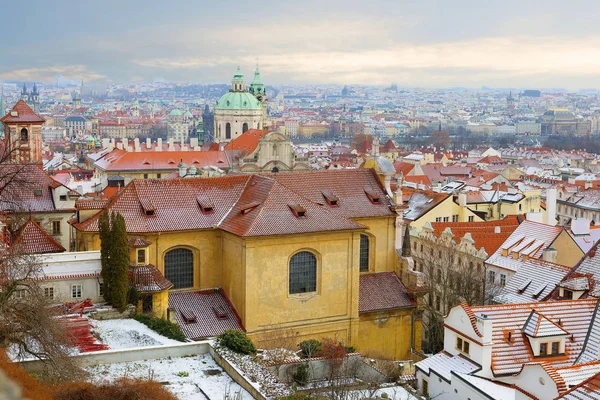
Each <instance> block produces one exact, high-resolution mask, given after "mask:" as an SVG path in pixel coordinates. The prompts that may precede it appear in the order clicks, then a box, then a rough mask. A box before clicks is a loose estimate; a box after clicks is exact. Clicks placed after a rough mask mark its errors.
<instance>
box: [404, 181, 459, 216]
mask: <svg viewBox="0 0 600 400" xmlns="http://www.w3.org/2000/svg"><path fill="white" fill-rule="evenodd" d="M450 197H451V195H450V194H449V193H444V192H433V191H431V190H419V189H411V188H402V203H403V204H404V206H405V211H404V214H403V217H404V219H405V220H409V221H415V220H417V219H419V218H421V217H422V216H423V215H425V214H426V213H427V212H429V211H430V210H431V209H433V208H434V207H436V206H437V205H439V204H441V203H442V202H443V201H445V200H446V199H448V198H450Z"/></svg>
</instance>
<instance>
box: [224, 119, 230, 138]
mask: <svg viewBox="0 0 600 400" xmlns="http://www.w3.org/2000/svg"><path fill="white" fill-rule="evenodd" d="M225 139H231V124H230V123H229V122H228V123H227V124H225Z"/></svg>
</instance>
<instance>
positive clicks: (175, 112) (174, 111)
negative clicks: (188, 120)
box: [169, 108, 183, 117]
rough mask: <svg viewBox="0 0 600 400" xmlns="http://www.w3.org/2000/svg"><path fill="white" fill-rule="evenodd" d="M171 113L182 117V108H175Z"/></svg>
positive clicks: (172, 115)
mask: <svg viewBox="0 0 600 400" xmlns="http://www.w3.org/2000/svg"><path fill="white" fill-rule="evenodd" d="M169 115H170V116H171V117H181V116H182V115H183V114H181V111H180V110H178V109H177V108H174V109H172V110H171V113H170V114H169Z"/></svg>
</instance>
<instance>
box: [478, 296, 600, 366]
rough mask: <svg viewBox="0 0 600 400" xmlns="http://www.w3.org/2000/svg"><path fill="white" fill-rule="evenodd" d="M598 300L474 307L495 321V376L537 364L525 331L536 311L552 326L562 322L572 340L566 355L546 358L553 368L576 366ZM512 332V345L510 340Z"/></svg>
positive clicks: (562, 327) (493, 332) (569, 341)
mask: <svg viewBox="0 0 600 400" xmlns="http://www.w3.org/2000/svg"><path fill="white" fill-rule="evenodd" d="M597 304H598V299H584V300H562V301H552V302H540V303H520V304H502V305H493V306H477V307H471V310H472V311H473V313H474V314H476V315H477V314H485V315H486V316H487V317H488V318H489V319H491V320H492V343H493V347H492V365H491V367H492V370H493V372H494V374H495V375H505V374H514V373H518V372H519V371H520V370H521V367H522V365H523V364H526V363H529V362H536V359H535V358H534V357H533V353H532V351H531V348H530V345H529V341H528V339H527V338H526V336H525V335H524V334H522V333H521V332H522V328H523V326H524V325H525V324H526V322H527V320H528V318H529V317H530V315H531V314H532V310H534V309H535V310H536V311H537V313H539V314H542V315H543V316H544V317H545V318H547V319H548V320H550V321H552V322H555V323H556V322H557V321H559V320H560V321H561V324H562V325H561V326H560V327H561V329H563V330H564V331H566V332H568V333H569V335H571V337H572V339H571V338H569V339H568V340H566V341H565V354H564V355H559V356H554V357H546V358H544V361H545V362H546V363H548V364H549V365H552V366H553V367H559V366H568V365H573V364H574V363H575V362H576V360H577V358H578V356H579V354H580V353H581V351H582V350H583V345H584V341H585V339H586V337H587V335H588V331H589V330H590V324H591V323H592V320H593V315H594V313H595V310H596V307H597ZM509 332H512V339H511V341H510V342H509V341H508V340H507V339H506V337H507V335H508V333H509Z"/></svg>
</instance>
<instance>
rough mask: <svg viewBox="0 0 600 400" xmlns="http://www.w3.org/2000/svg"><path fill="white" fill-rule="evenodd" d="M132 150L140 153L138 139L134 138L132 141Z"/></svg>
mask: <svg viewBox="0 0 600 400" xmlns="http://www.w3.org/2000/svg"><path fill="white" fill-rule="evenodd" d="M133 148H134V149H135V151H136V152H140V151H141V149H140V139H139V138H135V139H133Z"/></svg>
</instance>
